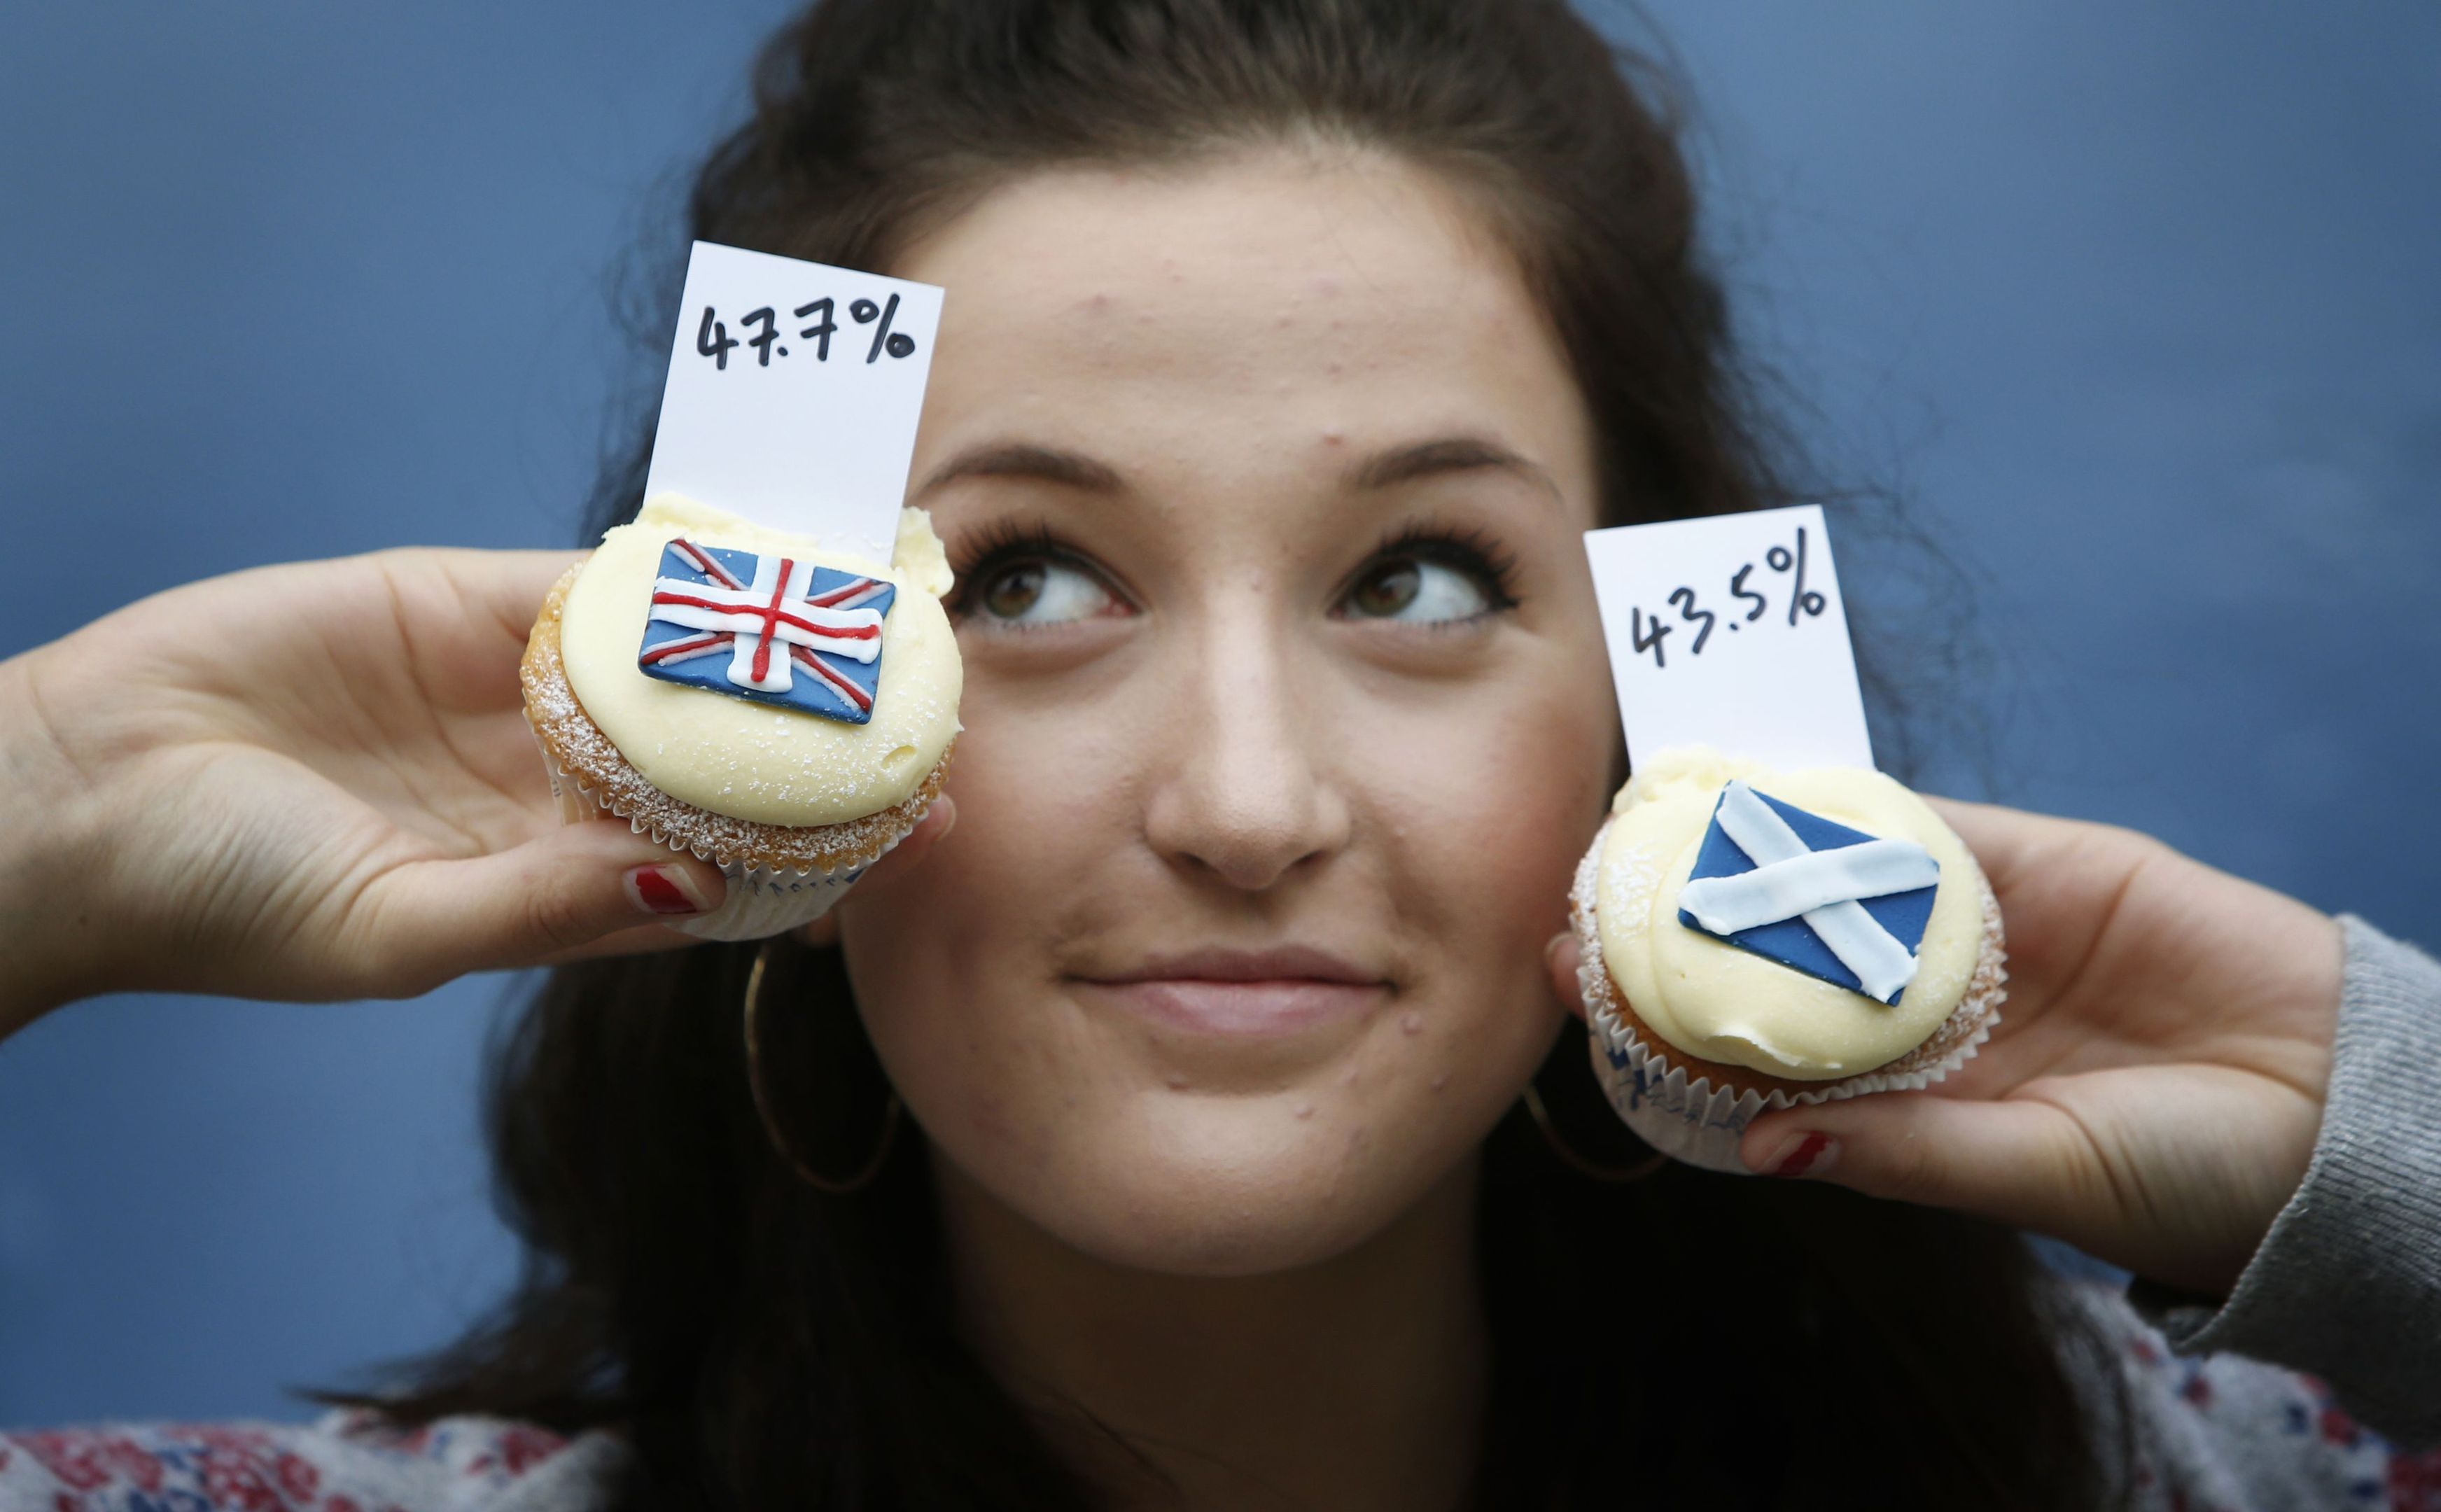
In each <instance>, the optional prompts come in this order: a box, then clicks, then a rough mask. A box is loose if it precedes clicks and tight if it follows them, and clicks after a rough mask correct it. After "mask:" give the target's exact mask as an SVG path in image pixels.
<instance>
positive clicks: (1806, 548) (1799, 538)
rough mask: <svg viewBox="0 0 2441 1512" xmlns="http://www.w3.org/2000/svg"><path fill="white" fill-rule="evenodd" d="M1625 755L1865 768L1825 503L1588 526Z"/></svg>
mask: <svg viewBox="0 0 2441 1512" xmlns="http://www.w3.org/2000/svg"><path fill="white" fill-rule="evenodd" d="M1585 555H1586V557H1587V558H1588V559H1589V560H1590V561H1591V563H1592V565H1593V573H1594V594H1595V597H1596V598H1597V599H1598V600H1599V601H1600V604H1601V618H1602V639H1603V640H1604V641H1606V642H1607V643H1608V645H1609V647H1610V670H1611V684H1612V686H1613V687H1614V688H1615V689H1617V690H1618V711H1619V718H1620V720H1621V722H1622V723H1623V724H1624V725H1625V727H1626V729H1627V752H1628V759H1629V761H1630V763H1631V764H1633V763H1634V762H1635V761H1636V759H1637V758H1638V757H1639V756H1643V755H1650V754H1651V753H1652V752H1654V751H1657V750H1660V749H1663V748H1664V747H1671V746H1691V745H1702V746H1710V747H1715V748H1717V749H1719V750H1722V751H1724V752H1727V753H1728V754H1730V755H1733V756H1744V757H1747V758H1750V759H1752V760H1755V761H1759V762H1763V763H1765V764H1767V765H1774V766H1868V767H1869V766H1871V765H1873V746H1872V741H1871V737H1870V736H1868V735H1867V733H1866V731H1865V700H1864V695H1863V693H1862V692H1861V691H1860V690H1859V689H1858V687H1857V685H1856V657H1855V652H1854V651H1853V649H1852V648H1851V646H1850V645H1849V642H1848V611H1847V607H1846V605H1845V603H1843V601H1842V600H1841V599H1840V597H1839V575H1838V573H1837V572H1836V571H1835V570H1834V568H1833V567H1832V565H1831V537H1830V534H1829V532H1828V531H1826V530H1825V529H1824V528H1823V524H1822V510H1821V507H1820V506H1819V505H1815V504H1801V505H1798V506H1796V507H1794V508H1791V509H1780V510H1762V511H1758V512H1756V513H1750V514H1725V515H1719V516H1715V517H1711V518H1706V519H1696V520H1672V521H1669V522H1667V523H1665V524H1660V525H1627V526H1620V527H1618V528H1617V529H1614V530H1608V531H1586V532H1585Z"/></svg>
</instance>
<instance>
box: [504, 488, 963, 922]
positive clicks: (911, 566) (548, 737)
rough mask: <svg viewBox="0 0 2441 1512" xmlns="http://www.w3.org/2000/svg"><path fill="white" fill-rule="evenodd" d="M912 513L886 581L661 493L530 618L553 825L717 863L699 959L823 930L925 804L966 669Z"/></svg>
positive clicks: (940, 573)
mask: <svg viewBox="0 0 2441 1512" xmlns="http://www.w3.org/2000/svg"><path fill="white" fill-rule="evenodd" d="M949 583H950V578H949V563H948V560H947V559H946V557H945V556H944V555H943V552H942V549H941V543H940V541H939V539H938V538H937V537H936V536H934V535H933V533H932V528H931V522H930V520H929V519H928V518H927V517H926V516H925V514H924V513H923V512H921V511H920V510H902V511H901V512H900V513H899V524H898V540H897V546H896V549H895V551H894V553H893V557H892V561H891V562H890V563H889V564H887V565H886V566H885V565H883V564H880V563H876V562H870V561H862V560H859V559H857V558H855V557H853V556H849V555H844V554H841V553H837V552H826V551H824V550H823V549H822V548H821V545H820V543H818V542H815V541H812V540H809V539H807V538H805V537H804V536H798V535H791V534H788V533H787V532H784V531H775V530H771V529H768V528H767V527H764V526H760V525H756V524H754V523H752V522H750V521H748V520H744V519H741V518H739V517H737V516H735V515H733V514H729V513H724V512H722V511H720V510H716V509H713V508H711V507H710V506H708V505H704V504H699V503H696V502H695V501H694V500H692V499H688V498H685V497H683V496H681V495H676V494H662V495H656V496H655V497H653V498H651V499H649V500H647V501H646V502H645V505H644V507H643V509H642V512H641V513H638V515H637V516H636V520H635V522H634V523H633V524H630V525H622V526H619V527H617V528H615V529H613V530H612V531H609V532H608V533H607V534H606V535H605V536H604V537H603V538H602V545H601V546H600V547H599V548H598V549H595V551H594V552H593V553H592V555H591V556H589V557H588V558H587V559H586V560H585V561H583V562H581V563H579V564H578V565H577V566H575V567H571V568H570V569H569V572H568V574H567V575H566V576H565V577H563V578H561V579H560V581H559V582H558V584H557V585H554V586H553V587H552V589H551V594H550V596H549V597H548V598H547V599H546V600H545V601H544V603H543V607H542V613H541V615H540V616H539V617H538V618H537V619H536V620H535V621H534V627H533V635H532V636H531V637H530V638H529V639H528V640H527V643H526V655H525V660H524V664H523V667H522V675H523V679H524V685H525V706H526V718H527V721H528V722H529V723H530V724H532V725H533V730H534V737H535V739H536V740H537V741H539V742H540V744H541V746H542V750H543V756H544V759H545V762H546V765H548V766H549V768H550V771H551V790H552V792H553V793H554V795H556V797H557V799H558V801H559V805H560V813H561V817H562V818H564V819H569V820H570V821H575V820H579V819H586V820H590V819H603V818H617V819H625V820H627V821H628V823H630V824H631V825H633V826H634V827H635V829H636V830H637V831H638V832H639V833H642V834H648V835H651V836H652V837H655V838H656V839H659V840H660V841H662V842H664V843H665V844H667V845H669V846H670V847H671V848H672V849H674V850H683V851H688V852H691V853H693V854H694V855H697V856H699V857H701V858H703V859H705V860H708V861H712V862H714V863H715V864H716V865H718V866H719V867H720V868H721V870H722V872H723V873H726V875H727V876H728V879H729V893H728V897H727V899H726V900H725V901H724V902H723V903H722V905H721V906H720V907H719V908H718V909H714V910H713V911H711V912H709V913H705V914H701V915H698V916H696V917H694V918H690V919H687V920H685V921H683V922H680V923H678V924H677V926H676V927H678V928H680V929H684V930H686V931H687V932H689V933H691V934H696V935H700V936H702V937H704V938H706V939H714V940H748V939H756V938H760V937H763V936H766V935H772V934H778V933H780V932H782V931H784V930H787V929H790V928H793V927H797V926H798V925H801V924H805V923H807V922H810V921H811V920H813V919H816V918H819V917H820V916H821V915H822V914H823V912H825V911H827V910H828V909H829V908H830V906H831V905H832V904H833V903H834V902H836V901H837V900H838V898H839V896H840V894H841V893H842V892H844V891H846V890H847V888H848V887H849V886H850V885H851V884H853V883H854V882H855V881H856V879H857V877H858V876H859V875H860V874H861V873H863V871H864V869H865V868H866V867H868V866H871V865H872V864H873V863H874V862H875V861H876V860H877V859H878V858H879V857H880V856H881V855H884V854H885V853H887V852H888V851H889V850H890V849H891V847H893V846H895V845H896V844H897V843H898V842H899V841H900V840H902V839H904V838H906V837H907V836H908V834H909V833H910V832H911V831H913V829H914V828H915V825H916V823H917V822H918V821H919V820H921V819H923V817H924V813H925V810H926V809H928V808H929V807H931V802H932V801H933V799H934V798H935V797H937V796H938V795H939V793H940V790H941V778H942V774H943V771H944V770H945V768H946V767H947V765H948V764H949V752H950V748H951V747H952V746H953V745H955V743H956V740H957V734H958V728H959V727H958V693H959V690H960V683H961V668H960V664H959V660H958V648H957V639H956V636H955V634H954V632H953V631H952V629H951V627H950V624H949V616H948V615H947V613H945V612H944V611H943V609H942V607H941V603H940V599H941V596H942V595H943V594H945V593H947V592H948V591H949Z"/></svg>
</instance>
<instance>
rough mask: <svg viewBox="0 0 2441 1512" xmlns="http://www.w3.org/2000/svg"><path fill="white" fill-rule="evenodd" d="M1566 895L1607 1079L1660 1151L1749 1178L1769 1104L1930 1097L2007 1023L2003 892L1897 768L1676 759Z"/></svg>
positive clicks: (1638, 783)
mask: <svg viewBox="0 0 2441 1512" xmlns="http://www.w3.org/2000/svg"><path fill="white" fill-rule="evenodd" d="M1569 902H1570V909H1569V912H1570V916H1571V919H1572V921H1573V922H1574V924H1575V927H1576V934H1577V942H1578V945H1580V947H1581V948H1582V958H1581V963H1580V965H1579V968H1578V978H1579V982H1580V985H1581V987H1582V991H1583V995H1584V1001H1585V1008H1586V1017H1587V1019H1588V1021H1589V1023H1590V1024H1591V1026H1592V1030H1593V1035H1592V1041H1593V1043H1592V1049H1593V1059H1594V1070H1595V1073H1596V1075H1597V1076H1598V1077H1599V1078H1600V1080H1601V1082H1602V1084H1603V1086H1604V1088H1605V1089H1606V1090H1607V1091H1608V1092H1609V1094H1610V1099H1611V1104H1612V1106H1613V1107H1616V1108H1617V1109H1618V1114H1619V1116H1620V1117H1621V1118H1623V1119H1625V1120H1626V1121H1627V1124H1628V1125H1629V1126H1630V1127H1631V1128H1633V1129H1634V1130H1635V1131H1636V1134H1637V1135H1638V1136H1639V1137H1641V1138H1642V1139H1643V1140H1644V1141H1645V1142H1646V1143H1650V1144H1652V1145H1653V1146H1654V1148H1656V1149H1659V1150H1663V1151H1665V1152H1667V1153H1669V1154H1671V1155H1673V1156H1675V1157H1677V1158H1678V1159H1680V1160H1682V1161H1688V1162H1690V1163H1691V1164H1695V1165H1700V1166H1704V1167H1707V1168H1709V1169H1711V1170H1717V1171H1740V1172H1742V1171H1744V1170H1745V1167H1744V1165H1742V1164H1741V1163H1740V1162H1739V1160H1738V1143H1739V1140H1740V1137H1741V1136H1742V1135H1743V1134H1744V1133H1745V1128H1746V1125H1748V1124H1750V1123H1752V1122H1753V1121H1754V1119H1755V1117H1756V1116H1757V1115H1758V1114H1760V1113H1762V1112H1763V1110H1765V1109H1766V1108H1773V1107H1792V1106H1795V1105H1798V1104H1813V1103H1822V1102H1828V1101H1831V1100H1834V1099H1838V1098H1847V1097H1856V1096H1861V1095H1863V1094H1866V1093H1870V1092H1880V1091H1895V1090H1903V1089H1910V1088H1919V1087H1925V1086H1928V1085H1930V1084H1931V1083H1933V1082H1936V1081H1939V1080H1940V1079H1941V1078H1942V1077H1944V1076H1945V1075H1947V1074H1948V1073H1949V1072H1950V1071H1954V1070H1956V1069H1957V1068H1958V1067H1959V1066H1961V1065H1962V1064H1963V1063H1964V1062H1965V1061H1966V1060H1967V1059H1968V1058H1969V1057H1971V1056H1972V1055H1973V1054H1974V1053H1975V1051H1976V1048H1977V1047H1978V1046H1980V1044H1981V1043H1982V1042H1983V1040H1984V1039H1985V1037H1986V1036H1988V1035H1990V1034H1991V1032H1992V1027H1993V1025H1994V1024H1996V1023H1998V1020H1999V1007H2000V1000H2001V999H2002V997H2003V996H2004V994H2003V991H2002V984H2003V982H2004V981H2006V980H2007V972H2006V971H2005V970H2004V969H2003V960H2004V955H2003V950H2002V942H2001V933H2000V909H1999V905H1998V902H1997V901H1996V900H1995V899H1994V897H1993V895H1992V889H1991V885H1990V884H1989V883H1988V882H1986V881H1985V880H1984V877H1983V873H1982V870H1981V869H1980V867H1978V866H1977V865H1976V864H1975V857H1974V855H1972V854H1971V853H1969V852H1968V850H1967V849H1966V846H1965V844H1964V842H1963V841H1962V840H1960V839H1959V837H1958V836H1957V834H1956V833H1955V832H1954V831H1952V830H1951V829H1950V828H1949V826H1948V825H1946V824H1944V823H1943V822H1942V820H1941V818H1940V816H1939V815H1937V814H1935V813H1933V811H1932V809H1931V808H1930V807H1929V806H1928V805H1927V804H1926V803H1925V801H1923V800H1922V799H1920V798H1918V797H1916V796H1915V795H1914V794H1913V793H1910V792H1908V790H1907V788H1905V787H1904V786H1902V785H1900V784H1899V783H1897V782H1895V781H1893V780H1892V779H1890V778H1889V777H1887V776H1884V775H1883V774H1882V773H1880V772H1876V771H1871V770H1867V769H1865V768H1861V767H1817V768H1806V769H1793V770H1786V771H1775V770H1771V769H1768V768H1765V767H1763V766H1761V765H1756V764H1754V763H1751V762H1744V761H1739V760H1737V759H1734V758H1731V757H1727V756H1724V755H1722V754H1720V753H1718V752H1716V751H1712V750H1709V749H1707V748H1704V747H1675V748H1673V749H1668V750H1664V751H1661V752H1659V753H1658V754H1656V755H1654V757H1652V758H1651V759H1649V760H1647V761H1646V762H1644V763H1643V764H1642V765H1639V766H1638V767H1637V768H1636V773H1635V775H1634V776H1633V777H1632V778H1630V780H1629V781H1628V783H1627V785H1626V786H1625V787H1624V788H1622V789H1620V790H1619V794H1618V799H1617V800H1616V801H1614V802H1613V803H1612V805H1611V816H1610V818H1609V819H1607V820H1606V821H1605V822H1604V823H1603V825H1602V828H1601V832H1600V834H1599V835H1597V836H1596V837H1595V838H1594V843H1593V846H1592V848H1591V849H1590V850H1588V851H1587V852H1586V853H1585V856H1584V859H1583V860H1582V862H1580V863H1579V865H1578V868H1577V876H1576V886H1575V888H1574V890H1573V891H1572V892H1571V894H1570V898H1569Z"/></svg>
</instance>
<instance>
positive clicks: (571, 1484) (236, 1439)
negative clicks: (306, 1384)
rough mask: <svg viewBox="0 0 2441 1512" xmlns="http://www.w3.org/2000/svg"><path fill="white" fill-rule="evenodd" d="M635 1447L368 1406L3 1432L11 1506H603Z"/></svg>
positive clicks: (140, 1510)
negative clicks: (395, 1418)
mask: <svg viewBox="0 0 2441 1512" xmlns="http://www.w3.org/2000/svg"><path fill="white" fill-rule="evenodd" d="M622 1453H623V1449H622V1447H621V1445H620V1443H619V1440H618V1439H617V1438H616V1437H614V1436H613V1435H611V1434H609V1433H606V1432H600V1431H595V1432H587V1433H581V1434H578V1435H576V1436H574V1437H565V1436H562V1435H560V1434H557V1433H553V1432H551V1431H546V1430H544V1429H539V1428H535V1427H533V1425H531V1424H525V1423H514V1422H508V1421H504V1420H502V1419H499V1418H491V1417H447V1418H442V1419H440V1420H438V1421H435V1422H432V1423H429V1424H425V1425H424V1426H422V1427H416V1428H407V1427H401V1426H399V1425H397V1424H393V1423H390V1422H389V1421H388V1420H386V1419H384V1418H382V1417H380V1416H378V1415H377V1414H374V1413H366V1412H357V1411H344V1412H335V1413H328V1414H326V1415H324V1416H323V1417H322V1418H321V1419H319V1420H318V1421H316V1422H314V1423H311V1424H273V1423H139V1424H106V1425H101V1426H98V1427H90V1428H64V1429H49V1430H43V1431H19V1432H0V1512H122V1509H123V1512H225V1509H226V1512H427V1509H434V1508H446V1509H450V1512H461V1509H462V1512H478V1509H479V1512H544V1509H560V1508H570V1509H572V1508H580V1507H588V1506H594V1505H598V1504H600V1503H601V1502H602V1500H603V1498H604V1493H605V1491H606V1488H607V1482H608V1476H609V1474H610V1471H611V1470H612V1468H613V1467H615V1466H616V1465H617V1463H618V1462H619V1460H620V1458H621V1456H622Z"/></svg>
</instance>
